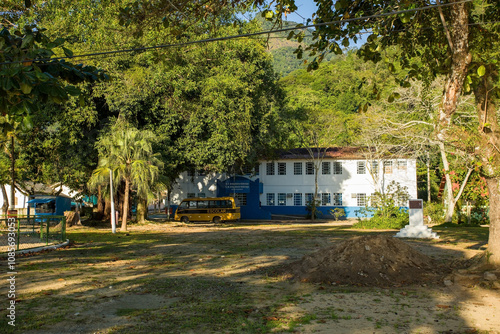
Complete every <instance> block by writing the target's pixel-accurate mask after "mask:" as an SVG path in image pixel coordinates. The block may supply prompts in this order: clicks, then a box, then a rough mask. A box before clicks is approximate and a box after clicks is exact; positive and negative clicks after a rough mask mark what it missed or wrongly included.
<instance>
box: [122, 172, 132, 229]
mask: <svg viewBox="0 0 500 334" xmlns="http://www.w3.org/2000/svg"><path fill="white" fill-rule="evenodd" d="M124 192H125V193H124V194H123V214H122V228H121V231H122V232H125V231H127V218H128V202H129V194H130V181H129V179H128V178H125V191H124Z"/></svg>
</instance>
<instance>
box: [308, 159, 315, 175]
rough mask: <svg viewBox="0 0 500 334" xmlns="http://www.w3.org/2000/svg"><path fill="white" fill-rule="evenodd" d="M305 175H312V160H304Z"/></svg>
mask: <svg viewBox="0 0 500 334" xmlns="http://www.w3.org/2000/svg"><path fill="white" fill-rule="evenodd" d="M306 175H314V162H311V161H307V162H306Z"/></svg>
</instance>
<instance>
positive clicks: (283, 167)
mask: <svg viewBox="0 0 500 334" xmlns="http://www.w3.org/2000/svg"><path fill="white" fill-rule="evenodd" d="M278 175H286V162H278Z"/></svg>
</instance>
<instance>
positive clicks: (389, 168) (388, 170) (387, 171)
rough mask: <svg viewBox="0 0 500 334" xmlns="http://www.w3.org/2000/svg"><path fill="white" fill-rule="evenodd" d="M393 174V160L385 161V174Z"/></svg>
mask: <svg viewBox="0 0 500 334" xmlns="http://www.w3.org/2000/svg"><path fill="white" fill-rule="evenodd" d="M392 172H393V168H392V160H386V161H384V174H392Z"/></svg>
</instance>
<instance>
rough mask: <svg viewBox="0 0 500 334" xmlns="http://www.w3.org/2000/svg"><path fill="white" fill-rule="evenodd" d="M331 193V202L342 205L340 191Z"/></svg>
mask: <svg viewBox="0 0 500 334" xmlns="http://www.w3.org/2000/svg"><path fill="white" fill-rule="evenodd" d="M332 195H333V196H332V200H333V201H332V204H333V205H334V206H342V193H333V194H332Z"/></svg>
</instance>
